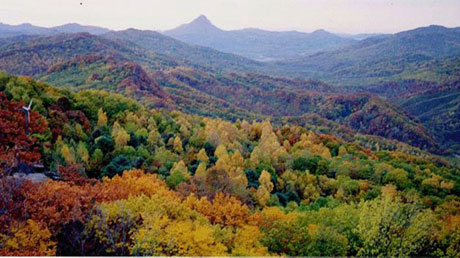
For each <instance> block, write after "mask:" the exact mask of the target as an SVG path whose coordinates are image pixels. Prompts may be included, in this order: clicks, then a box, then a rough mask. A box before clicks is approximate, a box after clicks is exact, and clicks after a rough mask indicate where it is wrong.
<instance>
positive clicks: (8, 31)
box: [0, 23, 110, 38]
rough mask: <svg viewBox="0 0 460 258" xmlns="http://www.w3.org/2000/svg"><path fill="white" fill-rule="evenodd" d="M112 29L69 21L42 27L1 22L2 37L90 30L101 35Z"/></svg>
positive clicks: (0, 32) (0, 31)
mask: <svg viewBox="0 0 460 258" xmlns="http://www.w3.org/2000/svg"><path fill="white" fill-rule="evenodd" d="M109 31H110V30H109V29H107V28H102V27H97V26H88V25H81V24H78V23H67V24H63V25H60V26H55V27H50V28H47V27H41V26H35V25H32V24H30V23H23V24H19V25H9V24H4V23H0V38H8V37H14V36H19V35H55V34H59V33H79V32H88V33H91V34H93V35H100V34H103V33H107V32H109Z"/></svg>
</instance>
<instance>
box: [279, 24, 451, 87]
mask: <svg viewBox="0 0 460 258" xmlns="http://www.w3.org/2000/svg"><path fill="white" fill-rule="evenodd" d="M458 56H460V28H446V27H443V26H438V25H431V26H428V27H421V28H417V29H413V30H409V31H403V32H399V33H396V34H394V35H391V36H389V37H371V38H367V39H364V40H362V41H359V42H357V43H355V44H352V45H350V46H347V47H345V48H342V49H340V50H335V51H329V52H322V53H317V54H313V55H309V56H305V57H299V58H293V59H290V60H284V61H280V62H277V63H276V65H279V66H281V67H283V68H282V70H284V71H288V72H291V73H292V74H295V75H296V76H301V77H314V78H316V79H321V80H326V81H328V82H331V83H337V84H346V85H357V84H358V85H366V84H374V83H376V82H379V81H391V80H400V79H414V78H416V79H424V78H427V79H430V78H431V79H433V78H435V79H436V80H439V79H440V78H445V77H446V76H450V74H451V73H455V71H449V70H448V69H450V68H454V67H456V66H455V65H452V64H455V63H456V62H455V60H456V59H455V57H458ZM449 60H452V64H447V62H448V61H449ZM449 62H450V61H449ZM437 63H439V64H437ZM433 64H434V65H433ZM427 67H431V68H430V69H428V71H427V69H426V68H427ZM446 69H447V70H446ZM421 75H424V78H417V77H420V76H421Z"/></svg>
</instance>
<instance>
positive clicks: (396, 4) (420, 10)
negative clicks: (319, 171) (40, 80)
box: [0, 0, 460, 33]
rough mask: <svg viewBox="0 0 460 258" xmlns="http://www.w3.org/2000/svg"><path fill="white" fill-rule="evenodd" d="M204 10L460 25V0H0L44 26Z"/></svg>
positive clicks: (375, 28)
mask: <svg viewBox="0 0 460 258" xmlns="http://www.w3.org/2000/svg"><path fill="white" fill-rule="evenodd" d="M80 3H82V5H80ZM200 14H204V15H206V16H207V17H208V18H209V19H210V20H211V21H212V22H213V23H214V24H215V25H216V26H218V27H220V28H222V29H240V28H246V27H257V28H262V29H269V30H299V31H305V32H310V31H313V30H316V29H326V30H329V31H332V32H344V33H364V32H397V31H401V30H407V29H412V28H416V27H420V26H426V25H430V24H439V25H444V26H447V27H457V26H460V0H0V22H3V23H8V24H19V23H25V22H29V23H32V24H35V25H40V26H46V27H49V26H55V25H61V24H64V23H69V22H77V23H81V24H87V25H97V26H103V27H107V28H111V29H126V28H139V29H151V30H166V29H171V28H173V27H176V26H178V25H180V24H183V23H187V22H189V21H191V20H192V19H194V18H196V17H197V16H198V15H200Z"/></svg>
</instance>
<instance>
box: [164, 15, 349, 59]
mask: <svg viewBox="0 0 460 258" xmlns="http://www.w3.org/2000/svg"><path fill="white" fill-rule="evenodd" d="M163 34H165V35H168V36H171V37H173V38H176V39H179V40H182V41H184V42H186V43H189V44H195V45H200V46H206V47H211V48H214V49H216V50H219V51H223V52H227V53H233V54H237V55H241V56H244V57H248V58H252V59H255V60H261V61H266V60H276V59H283V58H288V57H293V56H299V55H307V54H312V53H316V52H319V51H327V50H334V49H339V48H341V47H344V46H347V45H349V44H351V43H354V42H356V40H354V39H351V38H343V37H340V36H337V35H335V34H332V33H329V32H327V31H325V30H317V31H314V32H312V33H303V32H298V31H283V32H276V31H266V30H261V29H253V28H247V29H241V30H228V31H227V30H222V29H219V28H218V27H216V26H215V25H213V24H212V23H211V21H209V20H208V18H206V16H204V15H201V16H199V17H198V18H196V19H195V20H193V21H192V22H190V23H188V24H183V25H181V26H179V27H177V28H175V29H172V30H168V31H164V32H163Z"/></svg>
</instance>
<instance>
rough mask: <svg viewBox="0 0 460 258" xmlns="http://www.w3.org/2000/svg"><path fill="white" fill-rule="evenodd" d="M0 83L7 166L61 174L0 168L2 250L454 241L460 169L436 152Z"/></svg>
mask: <svg viewBox="0 0 460 258" xmlns="http://www.w3.org/2000/svg"><path fill="white" fill-rule="evenodd" d="M0 91H1V92H0V96H1V105H0V114H1V115H0V128H1V130H0V134H1V137H0V139H1V145H0V146H1V149H0V157H1V160H2V163H1V168H2V171H3V173H10V172H11V171H12V170H11V168H13V170H14V168H15V166H17V165H18V164H20V165H19V168H20V169H22V170H24V169H31V167H30V166H31V165H36V164H42V165H43V166H44V169H45V170H46V171H49V172H47V173H50V174H54V177H55V178H59V179H60V180H58V181H55V180H48V181H45V182H42V183H34V182H31V181H24V180H22V179H18V178H14V177H9V176H6V177H5V176H3V177H2V181H1V184H2V187H1V188H0V189H1V191H2V194H1V195H0V196H1V198H0V211H1V212H2V216H1V220H0V246H1V247H2V248H1V249H0V253H1V254H2V255H54V254H57V255H183V256H186V255H195V256H199V255H246V256H247V255H259V256H262V255H291V256H294V255H299V256H339V255H340V256H344V255H362V256H367V255H369V256H373V255H377V254H379V255H386V256H425V255H426V256H432V255H434V256H455V255H456V254H458V253H459V252H460V250H459V249H458V241H460V239H459V237H460V235H459V234H458V232H460V223H459V222H460V219H459V218H460V214H459V209H460V199H459V197H458V196H459V194H460V173H459V171H460V170H459V168H458V167H456V166H454V165H452V164H450V163H449V162H447V161H445V160H443V159H442V158H438V157H435V156H432V155H429V154H423V155H421V154H419V155H418V156H414V155H410V154H406V153H403V152H400V151H398V150H395V151H371V150H369V149H366V148H364V147H362V146H361V145H360V144H359V143H350V142H347V141H343V140H340V139H338V138H336V137H333V136H331V135H327V134H317V133H314V132H312V131H308V130H306V129H305V127H303V126H296V125H294V124H290V123H286V124H284V125H282V126H276V125H273V124H272V123H270V122H269V121H268V120H264V121H259V122H257V121H247V120H237V121H236V122H229V121H225V120H221V119H214V118H207V117H201V116H197V115H187V114H184V113H181V112H178V111H167V110H164V109H163V110H157V109H153V110H150V109H147V108H145V107H143V106H142V105H140V104H138V103H136V102H135V101H134V100H131V99H128V98H126V97H123V96H121V95H117V94H112V93H108V92H105V91H98V90H81V91H79V92H77V93H74V92H71V91H68V90H64V89H58V88H55V87H53V86H49V85H46V84H43V83H39V82H36V81H34V80H32V79H30V78H27V77H14V76H10V75H6V74H2V75H1V76H0ZM31 99H33V103H34V104H33V108H32V109H33V111H32V112H31V120H30V121H31V122H30V126H29V127H30V135H29V136H28V135H26V134H25V130H24V127H23V126H24V122H25V120H24V117H25V116H24V113H23V112H22V111H21V110H20V109H19V107H21V106H22V105H24V103H28V102H29V101H30V100H31ZM32 175H33V174H32ZM16 176H17V174H16ZM388 218H392V219H388ZM382 227H383V228H385V229H388V230H381V229H382ZM26 239H27V241H26ZM383 243H385V244H383Z"/></svg>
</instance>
